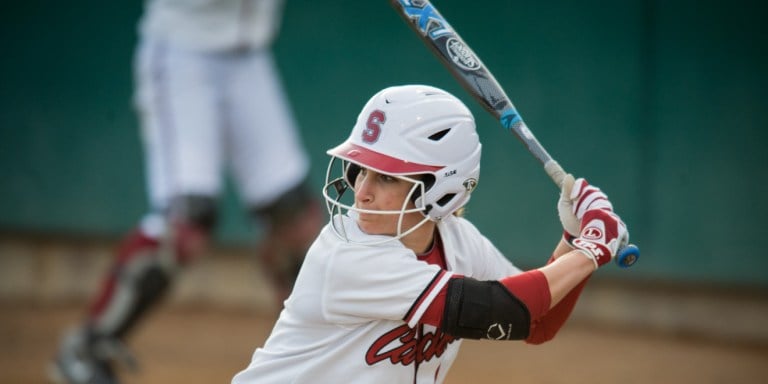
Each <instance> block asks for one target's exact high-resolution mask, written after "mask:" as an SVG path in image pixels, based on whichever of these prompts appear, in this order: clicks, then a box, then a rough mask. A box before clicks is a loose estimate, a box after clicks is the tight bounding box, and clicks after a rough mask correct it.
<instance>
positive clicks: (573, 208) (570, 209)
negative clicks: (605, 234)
mask: <svg viewBox="0 0 768 384" xmlns="http://www.w3.org/2000/svg"><path fill="white" fill-rule="evenodd" d="M591 209H604V210H607V211H613V205H611V202H610V201H608V196H606V195H605V193H603V191H601V190H600V188H597V187H595V186H593V185H589V183H587V181H586V180H584V179H583V178H578V179H576V180H574V178H573V175H571V174H567V175H566V176H565V179H564V180H563V185H562V187H561V190H560V199H559V200H558V202H557V213H558V216H560V223H562V225H563V235H564V236H565V238H566V240H567V241H568V242H569V243H570V242H571V240H573V239H574V238H575V237H577V236H579V232H580V231H581V221H582V218H583V217H584V213H585V212H587V211H589V210H591Z"/></svg>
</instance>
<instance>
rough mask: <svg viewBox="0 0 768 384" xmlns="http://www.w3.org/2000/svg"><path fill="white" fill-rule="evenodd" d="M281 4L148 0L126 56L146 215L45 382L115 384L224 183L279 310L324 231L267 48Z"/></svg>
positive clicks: (190, 257) (207, 237) (204, 227)
mask: <svg viewBox="0 0 768 384" xmlns="http://www.w3.org/2000/svg"><path fill="white" fill-rule="evenodd" d="M283 5H284V4H283V1H280V0H199V1H178V0H152V1H148V2H147V3H146V5H145V7H146V8H145V13H144V15H143V17H142V19H141V21H140V24H139V31H140V41H139V43H138V47H137V50H136V53H135V55H136V56H135V70H136V95H135V101H136V105H137V109H138V112H139V114H140V118H141V124H142V138H143V144H144V147H145V148H144V149H145V156H146V158H145V160H146V174H147V185H148V190H149V191H148V192H149V200H150V203H151V211H150V212H149V213H148V214H147V215H146V216H145V217H144V218H143V219H142V220H141V222H140V223H139V224H138V226H137V228H136V229H135V230H134V231H133V232H132V233H130V234H129V235H127V237H126V238H125V239H124V241H123V242H122V244H121V246H120V247H119V250H118V251H117V254H116V257H115V261H114V264H113V265H112V267H111V268H110V270H109V273H108V275H107V276H106V279H105V281H104V284H103V286H102V287H101V290H100V291H99V292H98V294H97V295H96V297H95V298H94V300H93V302H92V305H91V307H90V310H89V312H88V314H87V317H86V318H85V321H84V322H83V323H82V324H81V325H80V326H79V327H77V328H76V329H75V330H74V331H72V332H70V333H68V334H67V335H66V336H65V337H64V339H63V341H62V344H61V346H60V348H59V352H58V354H57V357H56V359H55V364H54V367H55V369H54V377H55V378H56V379H57V380H60V381H64V382H69V383H114V382H117V378H116V375H115V366H114V363H115V362H116V361H122V362H126V363H128V364H129V365H132V364H133V363H132V361H133V360H132V359H131V358H130V354H129V353H127V351H126V350H125V348H124V346H123V342H124V341H125V338H126V336H128V334H129V333H130V332H131V331H133V330H134V328H135V326H136V325H137V322H138V321H139V320H140V319H141V318H142V317H143V316H145V315H146V314H147V312H148V310H149V309H150V308H152V307H153V305H155V304H157V303H158V301H159V300H160V299H161V298H162V297H163V296H164V295H165V294H166V293H167V291H168V289H169V288H170V286H171V283H172V282H173V280H174V277H175V275H176V273H177V272H178V270H179V269H180V268H181V267H183V266H185V265H187V264H188V263H190V262H193V261H194V260H195V259H196V258H197V257H198V256H199V255H200V254H201V253H202V252H203V251H204V250H205V248H206V246H207V245H208V244H209V242H210V241H211V236H212V231H213V229H214V226H215V223H216V216H217V211H218V207H217V200H218V198H219V196H220V194H221V192H222V189H223V185H224V179H225V174H228V175H230V176H232V177H233V179H234V181H235V183H236V186H237V189H238V194H239V196H240V198H241V199H242V200H243V201H244V205H245V206H246V207H247V208H248V210H249V213H250V214H251V215H252V216H253V217H254V218H255V219H257V220H258V221H259V223H260V224H262V225H261V227H263V228H264V233H263V236H262V239H261V241H260V244H259V247H258V248H259V249H258V257H259V260H260V262H261V265H262V267H263V269H264V271H265V272H266V276H267V277H268V278H269V279H270V281H271V284H272V286H273V287H274V289H275V292H276V296H277V297H276V300H277V302H278V304H279V305H280V306H282V301H283V300H284V299H285V298H286V297H287V296H288V294H289V293H290V291H291V289H292V286H293V282H294V280H295V277H296V274H297V273H298V270H299V267H300V265H301V262H302V260H303V258H304V255H305V253H306V250H307V247H308V246H309V245H310V243H311V242H312V240H313V239H314V238H315V236H316V235H317V233H318V232H319V230H320V227H321V226H322V223H323V221H324V218H323V213H322V210H321V209H320V205H319V201H317V200H316V199H315V198H314V197H313V194H312V192H310V190H309V189H308V188H307V175H308V170H309V160H308V156H307V154H306V153H305V150H304V148H303V147H302V143H301V138H300V137H299V132H298V130H297V128H296V126H295V122H294V120H293V116H292V111H291V110H290V107H289V104H288V100H287V98H286V96H285V95H284V91H283V88H282V85H281V82H280V80H279V73H278V72H277V69H276V66H275V63H274V62H273V57H272V53H271V51H270V46H271V44H272V43H273V40H274V39H275V37H276V34H277V33H278V29H279V26H280V25H279V24H280V19H281V17H282V10H283Z"/></svg>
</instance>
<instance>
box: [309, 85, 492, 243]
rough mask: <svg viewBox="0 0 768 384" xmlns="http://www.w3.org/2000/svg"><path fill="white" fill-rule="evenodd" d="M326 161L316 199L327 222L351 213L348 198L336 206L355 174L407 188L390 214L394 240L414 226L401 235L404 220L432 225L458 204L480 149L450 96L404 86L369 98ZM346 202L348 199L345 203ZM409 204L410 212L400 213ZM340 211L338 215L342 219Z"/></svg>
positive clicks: (466, 193) (466, 114) (469, 120)
mask: <svg viewBox="0 0 768 384" xmlns="http://www.w3.org/2000/svg"><path fill="white" fill-rule="evenodd" d="M328 154H329V155H330V156H331V160H330V162H329V165H328V171H327V173H326V183H325V187H324V188H323V195H324V196H325V199H326V205H327V207H328V212H329V213H330V215H331V218H332V219H331V222H332V223H333V222H334V220H333V217H334V216H335V215H338V214H344V213H347V214H349V213H351V212H354V211H358V212H366V213H373V212H367V211H363V210H361V209H359V208H357V207H355V206H354V197H353V196H352V198H351V199H350V200H348V202H347V203H344V202H343V201H344V199H345V197H344V194H345V193H344V192H346V190H347V189H352V190H353V191H352V192H353V193H354V181H355V178H356V177H357V175H358V174H359V172H360V169H361V168H367V169H371V170H373V171H375V172H378V173H381V174H385V175H389V176H392V177H396V178H399V179H402V180H405V181H408V182H410V183H412V184H413V188H412V189H411V191H410V193H409V194H408V197H407V198H406V199H405V201H404V202H403V206H402V208H401V209H400V211H397V212H396V211H377V212H376V213H380V214H398V215H400V218H399V220H398V231H397V232H398V233H397V234H396V235H395V238H401V237H402V236H405V235H406V234H408V233H410V232H412V231H413V230H414V229H415V228H416V227H412V228H402V222H403V217H404V215H405V214H407V213H411V212H420V214H421V215H423V216H424V220H422V221H421V222H420V223H419V224H418V225H417V226H420V225H422V224H423V223H425V222H426V221H428V220H432V221H439V220H441V219H442V218H443V217H446V216H448V215H451V214H453V213H454V212H455V211H456V210H458V209H459V208H461V207H463V206H464V205H466V203H467V202H468V201H469V198H470V195H471V192H472V191H473V190H474V188H475V186H476V185H477V180H478V177H479V173H480V154H481V144H480V142H479V139H478V136H477V133H476V131H475V122H474V118H473V116H472V114H471V112H470V111H469V109H467V107H466V106H465V105H464V104H463V103H462V102H461V101H460V100H459V99H457V98H456V97H454V96H452V95H450V94H448V93H447V92H445V91H443V90H440V89H438V88H434V87H430V86H423V85H406V86H399V87H390V88H386V89H384V90H382V91H380V92H378V93H377V94H376V95H374V96H373V97H372V98H371V99H370V100H369V101H368V102H367V103H366V105H365V107H364V108H363V109H362V111H361V112H360V115H359V116H358V119H357V123H356V124H355V126H354V127H353V129H352V133H351V134H350V136H349V138H348V139H347V140H346V141H344V142H343V143H342V144H340V145H339V146H337V147H335V148H333V149H331V150H329V151H328ZM347 199H349V196H347ZM410 202H413V204H415V207H411V208H407V207H408V205H409V203H410ZM344 211H346V212H344Z"/></svg>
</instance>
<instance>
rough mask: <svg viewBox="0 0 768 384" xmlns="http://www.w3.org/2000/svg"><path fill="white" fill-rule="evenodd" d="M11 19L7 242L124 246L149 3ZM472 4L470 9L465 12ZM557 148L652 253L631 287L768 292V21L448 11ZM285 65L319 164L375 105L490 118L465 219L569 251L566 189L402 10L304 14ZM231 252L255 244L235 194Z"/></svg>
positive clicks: (36, 12) (694, 15) (135, 171)
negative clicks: (138, 57)
mask: <svg viewBox="0 0 768 384" xmlns="http://www.w3.org/2000/svg"><path fill="white" fill-rule="evenodd" d="M7 3H8V2H6V3H3V5H0V33H1V36H2V39H3V48H4V50H3V54H2V55H1V56H0V108H2V113H0V180H1V181H0V229H1V230H3V231H6V232H9V231H10V232H18V231H21V232H35V233H38V232H39V233H64V234H88V235H90V234H94V235H100V236H101V235H106V236H116V235H118V234H120V233H121V232H122V231H125V230H127V229H129V228H130V227H131V226H132V225H133V224H134V223H135V221H136V220H137V219H138V218H139V217H140V215H141V214H142V213H143V211H144V209H145V207H146V198H145V196H144V181H143V175H144V170H143V160H142V153H141V151H142V150H141V147H140V145H139V139H138V130H137V127H136V117H135V116H134V114H133V110H132V106H131V91H132V83H131V82H132V73H131V71H132V68H131V60H132V49H133V45H134V42H135V39H136V34H135V28H136V27H135V24H136V20H137V18H138V16H139V14H140V12H141V2H126V3H128V4H123V3H112V2H99V1H95V0H90V1H80V2H75V3H66V4H65V3H58V2H42V1H26V2H17V3H14V4H7ZM467 4H473V6H468V5H467ZM435 5H436V6H437V7H438V8H439V9H440V11H441V12H442V14H443V16H445V17H446V18H447V19H448V20H449V21H450V22H451V23H452V24H453V26H454V27H455V28H456V29H457V30H458V31H459V32H460V33H461V34H462V36H463V37H464V39H465V40H466V41H467V42H468V43H469V44H470V45H472V47H473V48H474V49H475V51H476V52H477V53H478V54H479V55H480V56H481V57H482V59H483V61H484V62H485V64H487V65H488V66H489V67H490V68H491V70H492V71H493V72H494V74H495V76H496V78H497V79H498V80H499V81H500V82H501V83H502V84H503V85H504V87H505V88H506V90H507V93H508V94H509V95H510V97H511V98H512V99H513V101H514V102H515V104H516V106H517V107H518V109H519V110H520V111H521V113H522V114H523V117H524V118H525V119H526V121H527V122H528V125H529V126H530V127H531V129H532V130H533V131H534V133H535V134H536V135H537V137H538V139H539V141H541V142H542V144H544V146H545V147H546V148H547V149H548V150H549V152H550V153H551V154H552V155H553V156H554V157H555V158H556V159H558V160H559V162H560V163H561V164H562V165H564V166H565V167H566V169H567V170H569V171H571V172H573V173H574V174H576V175H577V176H584V177H586V178H587V179H588V180H590V181H591V182H593V183H594V184H596V185H598V186H600V187H602V188H603V189H604V190H605V191H606V192H607V193H608V194H609V196H610V197H611V199H612V201H613V202H614V204H615V206H616V207H617V209H618V211H619V212H620V213H621V214H622V217H623V218H624V219H625V221H626V222H627V223H628V224H629V226H630V230H631V234H632V240H633V242H635V243H637V244H638V245H639V246H640V247H641V250H642V253H643V254H642V259H641V261H640V262H639V263H638V264H637V265H636V266H635V267H633V268H632V269H631V270H629V271H627V270H620V269H618V268H610V269H606V270H605V272H603V271H601V273H604V274H606V275H612V276H616V277H621V278H629V279H661V280H666V279H669V280H672V279H674V280H682V281H704V282H714V283H726V284H747V285H760V286H768V258H766V257H764V256H762V254H761V251H762V247H761V245H762V244H761V241H760V240H762V239H763V238H764V237H766V236H765V235H767V234H768V233H767V232H768V231H766V230H765V227H766V225H765V223H766V219H768V200H767V199H765V197H764V196H766V195H768V187H767V185H768V183H767V182H766V181H765V176H766V165H768V155H766V152H765V151H763V150H762V146H763V145H764V143H766V142H767V141H768V133H766V130H767V129H768V119H767V118H766V113H767V112H768V108H766V107H768V95H766V89H767V88H768V75H767V74H766V68H768V52H766V51H767V50H768V44H766V42H767V41H768V27H767V26H766V23H765V20H764V16H765V15H766V14H768V12H766V11H767V10H768V6H766V5H765V3H764V2H760V1H746V0H741V1H739V0H737V1H732V2H729V3H728V6H727V7H726V6H724V5H723V2H715V1H687V0H670V1H650V2H649V1H640V0H634V1H623V2H608V1H582V2H578V3H574V2H571V1H565V0H556V1H546V2H538V3H536V2H522V1H509V0H504V1H502V0H497V1H486V2H476V3H467V2H463V1H458V0H443V1H438V0H436V4H435ZM276 54H277V58H278V61H279V64H280V67H281V68H282V70H283V77H284V80H285V84H286V86H287V88H288V91H289V92H290V97H291V99H292V101H293V103H294V109H295V112H296V115H297V118H298V121H299V123H300V124H301V128H302V131H303V134H304V139H305V142H306V143H307V147H308V149H309V151H310V154H311V156H312V159H313V172H314V173H313V180H312V181H313V183H314V184H315V185H316V187H317V188H318V189H319V188H320V185H321V183H322V178H323V176H324V170H325V165H326V160H327V157H326V156H325V150H326V149H327V148H329V147H331V146H333V145H335V144H336V143H337V142H339V141H341V140H342V139H343V138H345V137H346V136H347V134H348V131H349V129H350V128H351V126H352V124H353V122H354V119H355V117H356V115H357V113H358V112H359V109H360V108H361V107H362V105H363V103H364V102H365V101H366V100H367V98H368V97H370V96H371V95H372V94H373V93H375V92H376V91H378V90H379V89H381V88H383V87H386V86H389V85H393V84H403V83H426V84H431V85H436V86H439V87H442V88H444V89H447V90H449V91H451V92H453V93H454V94H456V95H457V96H459V97H460V98H462V99H464V100H465V102H466V103H467V104H468V105H469V106H470V107H471V108H472V110H473V111H474V112H475V115H476V118H477V121H478V127H479V130H480V134H481V137H482V139H483V143H484V153H483V168H482V177H481V181H480V186H479V188H478V190H477V192H476V194H475V195H474V197H473V200H472V202H471V203H470V207H469V217H470V218H471V219H472V220H473V221H474V222H475V223H476V224H477V225H478V226H479V227H480V228H481V229H482V230H483V231H485V232H486V233H487V235H488V236H489V237H490V238H492V239H493V240H495V242H496V243H497V245H498V246H499V247H500V248H501V249H502V250H504V251H505V252H507V253H508V254H509V255H510V256H511V258H512V259H513V260H515V261H516V262H517V263H518V264H519V265H521V266H524V267H532V266H536V265H538V264H539V263H541V262H543V261H544V260H545V259H546V257H547V255H548V252H549V251H550V249H551V247H552V246H553V245H554V243H555V241H556V240H557V238H558V235H559V222H558V220H557V212H556V209H555V202H556V200H557V193H558V191H557V189H556V188H555V187H554V186H553V185H552V183H551V182H550V181H549V179H548V178H547V176H546V175H545V174H544V173H543V172H542V170H541V168H540V166H539V164H538V163H537V162H536V161H535V160H533V158H532V157H531V156H530V155H528V154H527V153H526V152H525V150H524V149H523V147H522V145H520V143H519V142H518V141H517V140H516V139H514V138H513V137H512V136H510V135H509V134H508V133H506V132H504V131H503V130H502V129H501V128H500V127H499V125H498V124H497V123H496V122H495V121H493V120H492V119H491V118H490V117H488V116H486V114H485V113H484V112H483V111H482V110H481V109H480V108H479V107H478V106H476V105H475V104H474V101H473V100H472V99H470V98H469V97H467V96H466V95H465V94H464V93H463V91H462V89H461V88H460V87H459V86H458V85H456V84H455V82H454V81H453V78H452V77H450V75H448V73H447V71H446V70H445V69H443V68H442V67H441V66H440V65H439V64H438V62H437V60H436V59H435V58H433V57H432V56H431V54H430V53H429V51H428V50H427V49H426V48H425V47H424V46H423V44H422V43H421V42H420V41H419V40H418V39H417V38H416V37H415V36H414V35H413V34H412V32H411V31H410V29H409V28H408V27H407V26H406V25H405V24H404V23H403V21H402V20H401V19H400V18H399V16H397V14H396V13H395V12H394V11H393V10H392V9H391V7H390V6H389V4H388V2H387V1H376V2H374V1H336V2H328V1H323V2H320V1H309V0H293V1H290V2H289V4H288V6H287V9H286V19H285V21H284V25H283V33H282V35H281V36H280V38H279V39H278V41H277V46H276ZM224 203H225V211H224V212H223V217H222V219H223V225H222V227H221V228H220V229H219V238H220V239H221V241H223V242H252V241H253V240H252V238H253V237H252V232H254V230H255V232H256V233H258V225H256V227H255V228H254V226H253V225H252V224H250V223H248V221H247V218H246V216H245V215H244V214H242V213H241V212H240V210H239V208H240V206H239V203H238V201H237V199H236V197H235V196H234V194H233V192H231V191H230V192H228V194H227V196H226V197H225V199H224Z"/></svg>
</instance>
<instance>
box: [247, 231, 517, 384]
mask: <svg viewBox="0 0 768 384" xmlns="http://www.w3.org/2000/svg"><path fill="white" fill-rule="evenodd" d="M336 220H339V218H338V216H337V217H336ZM343 220H344V227H345V229H346V231H347V234H348V235H349V236H350V237H351V238H352V239H358V240H359V239H361V238H370V237H372V236H370V235H366V234H364V233H362V232H361V231H360V230H359V229H358V227H357V224H356V223H355V222H354V221H353V220H352V219H350V218H349V217H344V218H343ZM438 230H439V232H440V237H441V239H442V242H443V249H444V255H445V261H446V265H447V270H443V269H441V268H440V267H439V266H436V265H430V264H427V263H425V262H422V261H419V260H418V259H417V257H416V255H415V254H414V253H413V252H412V251H411V250H410V249H408V248H405V246H403V244H402V243H400V242H399V241H390V242H386V243H383V244H379V245H376V246H366V245H361V244H354V243H347V242H344V241H342V240H340V239H339V238H338V237H337V236H336V235H335V234H334V233H333V230H332V229H331V227H330V225H326V227H325V228H324V229H323V230H322V232H321V233H320V235H319V236H318V238H317V240H316V241H315V243H314V244H313V245H312V247H311V248H310V250H309V252H308V253H307V257H306V259H305V261H304V265H303V267H302V269H301V272H300V274H299V276H298V280H297V281H296V285H295V287H294V290H293V293H292V294H291V297H290V298H289V299H288V300H287V301H286V302H285V308H284V310H283V311H282V313H281V314H280V317H279V319H278V321H277V323H276V325H275V327H274V329H273V331H272V334H271V335H270V337H269V338H268V339H267V341H266V343H265V345H264V347H263V348H258V349H257V350H256V351H255V352H254V354H253V357H252V360H251V363H250V365H249V366H248V367H247V368H246V369H245V370H243V371H242V372H240V373H238V374H237V375H236V376H235V377H234V379H233V380H232V382H233V383H235V384H242V383H265V384H266V383H337V382H345V383H356V384H357V383H369V384H373V383H388V384H389V383H441V382H443V381H444V379H445V377H446V375H447V373H448V370H449V368H450V366H451V364H452V363H453V360H454V359H455V358H456V355H457V354H458V350H459V346H460V344H461V340H460V339H454V338H453V337H451V336H449V335H446V334H445V333H443V332H442V331H441V330H439V329H436V328H435V327H433V326H429V325H424V324H421V323H420V320H421V316H422V315H423V313H424V311H425V310H426V309H427V307H428V306H429V305H430V304H431V303H432V301H433V300H434V298H435V296H436V295H437V293H438V292H439V291H440V289H441V288H443V287H444V286H445V284H446V283H447V282H448V280H449V279H450V277H451V276H453V275H454V274H461V275H464V276H469V277H473V278H476V279H479V280H496V279H500V278H502V277H504V276H510V275H515V274H518V273H520V272H521V271H520V270H519V269H518V268H517V267H515V266H514V265H513V264H512V263H511V262H509V261H508V260H507V259H506V258H505V257H504V256H503V255H502V254H501V252H500V251H499V250H498V249H497V248H496V247H495V246H494V245H493V244H491V242H490V241H489V240H488V239H487V238H485V237H484V236H483V235H482V234H480V232H479V231H478V230H477V228H475V227H474V225H472V224H471V223H470V222H469V221H467V220H465V219H463V218H457V217H454V216H450V217H448V218H445V219H444V220H442V221H441V222H439V223H438Z"/></svg>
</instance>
